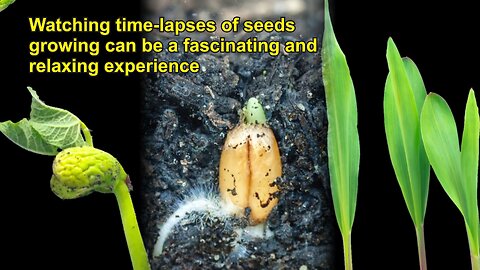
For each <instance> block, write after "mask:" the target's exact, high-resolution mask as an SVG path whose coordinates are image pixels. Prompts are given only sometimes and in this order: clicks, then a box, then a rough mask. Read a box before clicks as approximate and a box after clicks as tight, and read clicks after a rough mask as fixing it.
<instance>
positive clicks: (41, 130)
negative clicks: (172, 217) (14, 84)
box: [0, 87, 91, 155]
mask: <svg viewBox="0 0 480 270" xmlns="http://www.w3.org/2000/svg"><path fill="white" fill-rule="evenodd" d="M28 90H29V91H30V94H31V95H32V104H31V112H30V119H29V120H27V119H23V120H21V121H20V122H17V123H13V122H11V121H6V122H3V123H0V131H1V132H2V133H3V134H4V135H5V136H7V137H8V138H9V139H10V140H12V141H13V142H14V143H16V144H17V145H19V146H20V147H22V148H25V149H26V150H29V151H32V152H35V153H39V154H44V155H56V154H57V150H58V149H65V148H69V147H73V146H82V145H85V144H87V143H88V144H91V136H90V134H89V132H88V129H87V128H86V126H85V125H84V124H83V123H82V122H81V121H80V119H78V117H76V116H75V115H74V114H72V113H70V112H69V111H67V110H64V109H60V108H55V107H52V106H48V105H46V104H45V103H43V102H42V101H41V100H40V99H39V97H38V95H37V93H36V92H35V91H34V90H33V89H32V88H30V87H28ZM82 131H83V132H84V135H85V137H86V139H87V143H86V142H85V140H84V138H83V136H82Z"/></svg>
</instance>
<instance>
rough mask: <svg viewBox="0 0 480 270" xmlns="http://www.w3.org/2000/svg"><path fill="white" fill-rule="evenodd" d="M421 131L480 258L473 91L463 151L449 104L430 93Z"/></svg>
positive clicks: (477, 117)
mask: <svg viewBox="0 0 480 270" xmlns="http://www.w3.org/2000/svg"><path fill="white" fill-rule="evenodd" d="M421 128H422V136H423V141H424V143H425V150H426V152H427V156H428V158H429V160H430V163H431V164H432V168H433V170H434V171H435V174H436V175H437V178H438V180H439V181H440V184H441V185H442V187H443V189H444V190H445V192H446V193H447V194H448V196H449V197H450V199H451V200H452V201H453V202H454V203H455V205H456V206H457V207H458V209H459V210H460V212H461V213H462V215H463V216H464V218H465V223H466V226H467V232H468V237H469V243H470V248H471V251H472V253H473V254H472V256H473V255H475V256H477V257H478V255H479V240H478V239H479V226H480V225H479V216H478V197H477V185H478V157H479V156H478V155H479V154H478V152H479V148H478V147H479V114H478V107H477V104H476V100H475V95H474V92H473V90H471V91H470V94H469V96H468V101H467V106H466V109H465V122H464V131H463V137H462V147H461V151H460V147H459V142H458V133H457V127H456V124H455V120H454V118H453V114H452V112H451V110H450V108H449V107H448V104H447V102H446V101H445V100H444V99H443V98H442V97H440V96H439V95H437V94H434V93H431V94H429V95H428V96H427V99H426V100H425V105H424V106H423V110H422V115H421Z"/></svg>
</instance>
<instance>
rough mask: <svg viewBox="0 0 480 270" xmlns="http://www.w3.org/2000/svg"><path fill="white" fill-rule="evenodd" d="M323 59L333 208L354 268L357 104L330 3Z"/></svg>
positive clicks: (347, 260)
mask: <svg viewBox="0 0 480 270" xmlns="http://www.w3.org/2000/svg"><path fill="white" fill-rule="evenodd" d="M322 59H323V82H324V85H325V96H326V101H327V117H328V137H327V142H328V166H329V170H330V185H331V189H332V197H333V206H334V208H335V215H336V217H337V222H338V226H339V227H340V232H341V233H342V238H343V249H344V261H345V269H352V267H353V266H352V248H351V232H352V226H353V220H354V217H355V207H356V203H357V187H358V170H359V164H360V142H359V138H358V131H357V103H356V99H355V89H354V87H353V81H352V78H351V77H350V70H349V68H348V65H347V61H346V59H345V55H344V54H343V52H342V50H341V49H340V46H339V45H338V42H337V40H336V38H335V33H334V31H333V26H332V22H331V19H330V14H329V8H328V1H325V30H324V34H323V48H322Z"/></svg>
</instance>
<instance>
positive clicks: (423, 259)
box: [415, 224, 427, 270]
mask: <svg viewBox="0 0 480 270" xmlns="http://www.w3.org/2000/svg"><path fill="white" fill-rule="evenodd" d="M415 231H416V233H417V247H418V261H419V263H420V270H427V254H426V252H425V234H424V233H423V224H420V225H418V226H415Z"/></svg>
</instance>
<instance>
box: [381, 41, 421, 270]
mask: <svg viewBox="0 0 480 270" xmlns="http://www.w3.org/2000/svg"><path fill="white" fill-rule="evenodd" d="M387 61H388V67H389V69H390V73H389V74H388V77H387V82H386V84H385V97H384V116H385V133H386V135H387V143H388V150H389V152H390V159H391V160H392V164H393V168H394V170H395V175H396V176H397V181H398V184H399V185H400V188H401V190H402V193H403V198H404V200H405V203H406V204H407V208H408V211H409V213H410V216H411V217H412V220H413V223H414V225H415V230H416V233H417V245H418V256H419V262H420V269H422V270H425V269H427V259H426V253H425V240H424V233H423V224H424V218H425V211H426V208H427V198H428V184H429V179H430V164H429V162H428V159H427V155H426V153H425V149H424V147H423V142H422V138H421V134H420V112H421V110H422V106H423V102H424V100H425V97H426V96H427V91H426V90H425V85H424V84H423V80H422V77H421V75H420V72H419V71H418V68H417V66H416V65H415V64H414V63H413V61H412V60H410V59H408V58H404V59H402V58H401V57H400V53H399V52H398V49H397V47H396V46H395V43H394V42H393V40H392V39H391V38H390V39H389V40H388V46H387Z"/></svg>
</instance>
